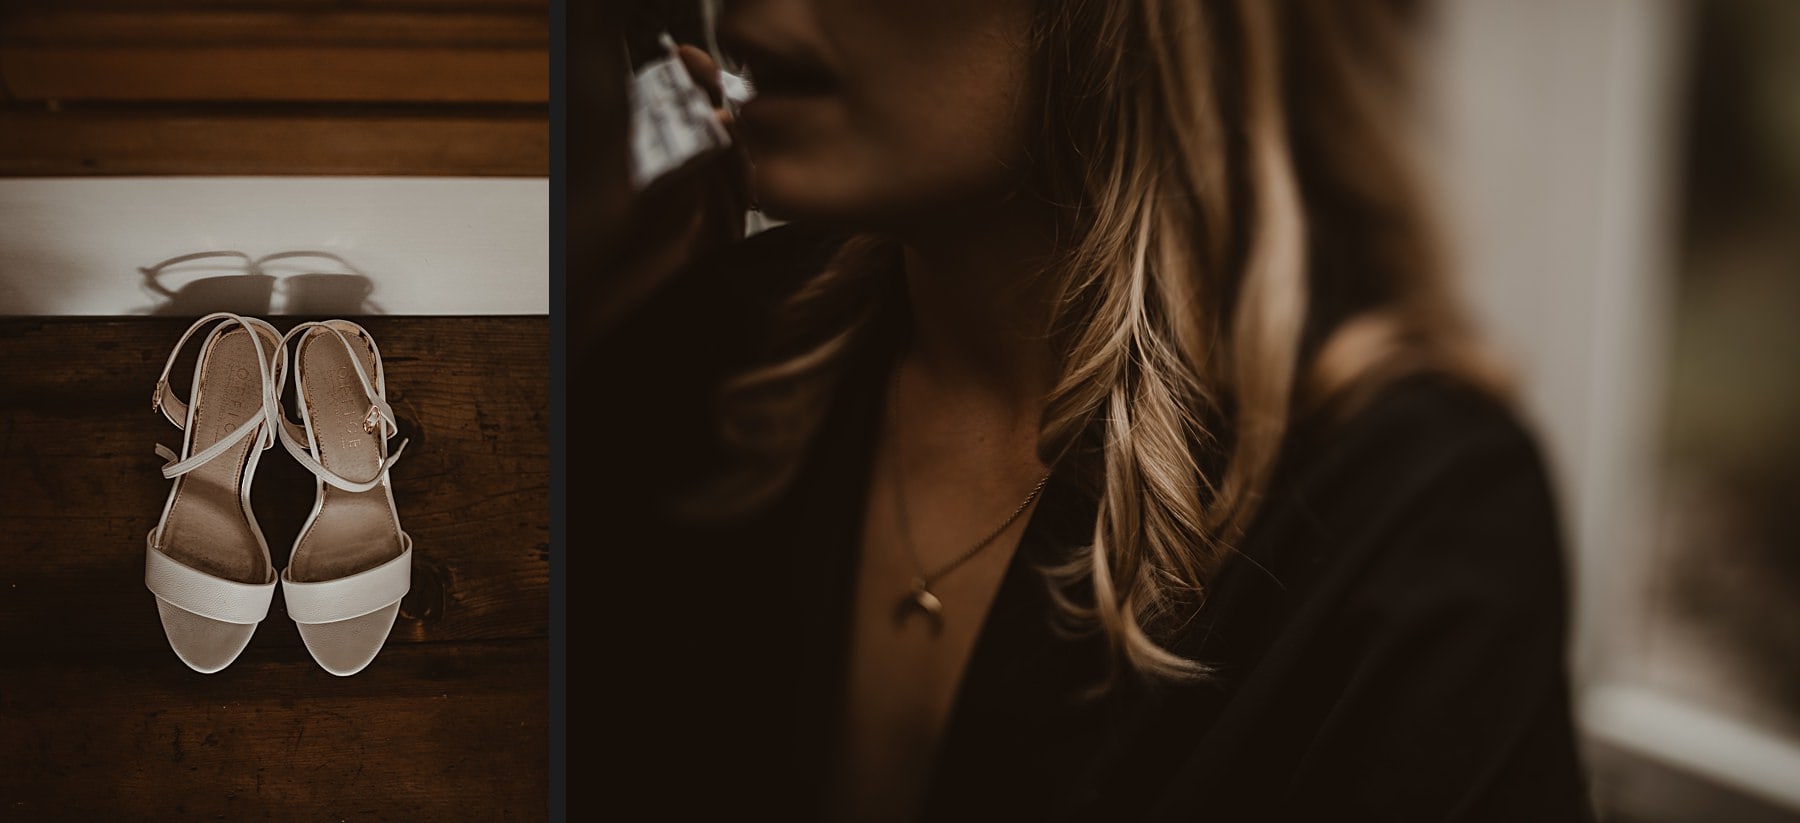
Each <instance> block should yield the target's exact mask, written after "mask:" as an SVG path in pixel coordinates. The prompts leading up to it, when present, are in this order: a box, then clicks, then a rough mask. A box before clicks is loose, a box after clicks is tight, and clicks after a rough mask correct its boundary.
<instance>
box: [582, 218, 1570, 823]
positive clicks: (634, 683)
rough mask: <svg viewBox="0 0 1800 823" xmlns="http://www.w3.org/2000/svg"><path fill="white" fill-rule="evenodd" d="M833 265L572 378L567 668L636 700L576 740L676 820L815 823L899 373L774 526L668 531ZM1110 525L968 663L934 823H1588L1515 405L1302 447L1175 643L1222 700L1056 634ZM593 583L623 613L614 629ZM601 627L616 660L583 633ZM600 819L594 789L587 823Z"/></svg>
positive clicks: (731, 267) (780, 272) (1014, 604)
mask: <svg viewBox="0 0 1800 823" xmlns="http://www.w3.org/2000/svg"><path fill="white" fill-rule="evenodd" d="M831 248H832V239H831V237H830V235H828V234H825V233H816V232H811V231H808V230H802V229H788V230H785V231H782V230H778V231H777V232H772V233H769V234H767V235H764V236H760V237H759V238H758V239H757V240H755V241H753V242H752V243H750V244H747V245H746V246H745V247H742V248H739V249H736V250H734V251H733V252H732V253H731V256H730V257H728V258H726V259H724V260H722V261H714V263H713V264H711V265H707V266H701V267H697V268H696V270H695V271H692V272H688V273H686V274H685V275H684V276H683V277H682V278H681V279H680V280H678V281H677V282H675V283H672V284H671V285H670V287H669V288H668V289H665V290H664V292H663V293H662V294H661V295H660V296H659V297H658V299H657V301H656V302H655V303H654V304H653V305H651V306H650V307H648V308H646V309H645V310H644V311H642V312H640V313H639V314H638V315H637V316H636V317H635V318H634V320H633V322H632V323H631V324H629V325H628V326H627V327H626V328H623V329H620V330H618V331H617V332H616V333H615V334H614V335H612V336H611V338H610V342H609V343H608V344H606V347H605V348H603V349H602V350H601V354H600V356H599V358H598V359H597V360H596V361H594V362H591V363H588V364H585V365H584V366H583V367H582V368H581V369H579V370H578V371H576V372H575V373H574V374H573V379H572V382H571V385H572V387H573V388H572V390H571V397H570V399H571V405H570V409H571V421H572V425H571V456H572V459H571V461H570V467H571V474H570V479H571V485H570V490H571V491H570V495H571V497H570V502H571V509H570V534H571V546H572V547H573V550H572V552H571V559H570V564H569V569H570V572H571V576H570V578H569V579H570V590H571V592H574V593H575V594H573V595H572V597H571V607H570V620H571V626H572V633H571V641H570V645H569V648H570V656H571V659H572V660H573V661H577V662H579V661H581V660H582V659H583V658H584V656H585V655H586V654H589V653H592V654H599V655H603V656H604V660H605V662H604V663H603V664H601V665H602V667H603V669H604V670H606V671H609V672H610V673H609V674H608V675H607V677H608V678H609V681H610V683H609V686H610V687H620V686H622V687H623V689H624V692H623V694H624V695H625V698H624V699H623V700H622V701H610V702H608V703H606V704H601V705H594V704H587V705H584V704H583V701H582V699H581V697H580V695H581V694H583V692H584V690H585V689H586V686H585V685H584V684H582V683H580V682H579V681H577V682H575V683H573V684H572V687H571V693H572V695H574V696H575V697H574V699H573V700H572V701H571V704H572V709H571V717H572V719H573V720H574V721H575V724H576V728H577V731H579V730H580V729H582V728H583V723H584V722H592V723H593V724H594V725H593V726H589V727H587V728H594V729H596V730H597V731H598V732H599V738H598V739H599V740H602V741H606V742H605V745H607V746H608V748H616V749H618V750H619V751H618V752H617V753H618V754H623V755H625V756H626V757H627V758H629V759H630V762H631V763H632V764H633V766H632V767H631V768H630V770H629V771H628V773H627V774H626V775H622V776H620V778H621V779H620V781H619V783H618V785H617V786H616V787H615V790H618V791H624V792H626V793H627V794H636V795H637V796H638V797H639V798H640V799H643V800H650V801H652V802H655V803H661V804H663V808H664V809H665V810H666V811H667V812H668V813H669V815H670V816H671V817H674V818H678V819H715V818H717V816H719V815H730V816H739V815H746V816H747V815H749V814H751V813H752V812H757V813H770V812H772V813H774V814H775V815H776V816H777V817H778V818H779V819H816V818H817V816H818V808H819V801H820V799H821V796H822V794H823V785H822V782H821V781H822V779H823V777H824V775H826V774H828V773H829V769H828V768H827V767H828V764H829V762H830V758H831V757H832V751H831V746H830V741H832V740H834V739H836V735H835V731H836V726H835V724H836V722H837V718H838V716H839V714H840V712H841V707H842V705H843V703H842V700H843V682H844V680H843V678H844V672H845V663H846V660H847V657H846V641H847V638H848V626H849V622H850V621H849V608H850V599H849V598H850V594H851V591H852V589H853V586H852V580H853V579H854V574H855V568H854V565H853V564H854V562H855V559H856V547H857V546H859V545H860V528H861V519H862V511H863V506H864V502H865V500H866V491H867V486H866V483H867V481H868V474H869V472H868V466H870V465H871V456H872V450H873V448H874V443H875V438H876V435H877V425H878V421H879V418H880V412H881V409H882V408H883V397H882V393H883V391H884V390H885V385H886V381H885V377H884V376H885V375H886V374H887V364H888V363H889V362H890V361H891V358H892V356H893V354H894V347H893V346H892V345H884V344H883V343H881V342H877V343H875V344H873V345H870V346H868V347H866V348H864V349H863V350H861V351H860V352H859V354H858V360H857V362H856V363H855V364H854V365H853V367H852V368H851V369H850V370H849V372H848V376H847V378H846V380H845V381H844V383H843V385H842V386H841V388H840V391H839V392H838V394H837V395H836V397H835V398H834V402H833V406H832V408H831V411H830V413H829V416H828V418H827V419H826V421H825V424H824V426H823V428H822V429H821V430H820V432H819V434H818V436H817V438H816V439H815V441H814V442H813V444H812V448H811V450H810V451H809V453H808V458H807V460H806V462H805V464H804V468H803V470H802V472H801V474H800V475H799V477H798V479H797V480H796V482H795V483H794V484H793V485H792V486H791V488H790V489H789V491H788V492H787V493H786V494H785V495H784V496H783V497H782V498H781V499H780V500H779V501H778V502H776V503H775V504H773V505H772V506H770V507H769V508H767V509H765V510H763V511H762V512H760V513H759V514H758V515H757V516H755V517H753V518H749V519H746V520H741V521H736V522H732V523H728V524H715V525H710V526H698V525H694V524H692V523H689V522H684V521H682V520H681V519H679V518H676V517H673V516H670V515H667V514H666V512H667V508H666V506H665V502H666V500H667V493H668V492H670V491H672V490H675V489H678V488H688V487H691V486H692V481H693V480H694V479H695V478H698V477H701V476H704V475H705V474H707V473H708V472H709V471H710V470H711V468H713V467H716V465H718V464H719V462H721V461H723V460H724V459H725V456H724V455H723V454H722V453H721V452H720V451H719V450H718V447H717V445H716V442H715V441H713V440H712V439H711V438H710V436H709V435H708V434H707V432H709V431H710V425H711V423H710V421H711V414H712V411H711V408H712V407H711V402H710V398H711V393H710V392H711V387H712V386H714V385H716V383H717V380H718V379H719V378H720V377H721V376H723V375H724V374H727V373H729V372H731V371H734V370H736V369H738V368H742V367H743V366H745V365H747V364H748V363H749V362H751V361H753V360H754V359H755V358H756V356H757V354H756V352H757V343H756V341H757V340H758V339H759V338H761V337H763V336H765V335H766V334H767V332H768V331H769V328H768V326H767V324H768V323H769V320H768V318H769V317H770V316H771V313H772V309H773V307H774V306H775V305H776V304H777V303H778V302H779V300H780V299H781V297H782V296H783V295H784V294H785V292H786V290H787V289H789V288H791V287H792V286H793V285H794V284H796V283H798V282H799V281H800V280H802V279H804V277H805V276H806V275H807V274H809V273H810V272H812V271H816V270H817V268H818V267H819V266H820V265H822V263H823V261H824V259H825V257H826V255H828V254H829V252H830V250H831ZM877 339H878V341H879V340H880V339H881V338H880V336H879V335H878V337H877ZM584 431H585V432H587V433H588V435H589V436H587V437H585V438H584V437H583V434H582V433H583V432H584ZM582 472H590V473H592V474H590V475H589V476H588V477H586V478H583V477H582V476H581V473H582ZM590 504H598V505H597V507H594V506H591V505H590ZM1093 518H1094V503H1093V501H1092V499H1091V497H1090V496H1089V495H1087V494H1084V493H1083V491H1082V490H1081V488H1080V487H1079V485H1078V484H1076V483H1075V482H1073V480H1072V478H1070V477H1069V476H1068V472H1064V471H1059V472H1058V473H1057V474H1056V475H1055V476H1054V477H1053V478H1052V481H1051V483H1050V485H1049V486H1048V487H1047V488H1046V491H1045V493H1044V496H1043V499H1042V500H1041V501H1040V503H1039V505H1038V507H1037V509H1036V511H1035V512H1034V515H1033V517H1032V520H1031V522H1030V524H1029V526H1028V527H1027V529H1026V532H1025V536H1024V538H1023V540H1022V542H1021V544H1020V547H1019V550H1018V552H1017V553H1016V555H1015V556H1014V559H1013V561H1012V565H1011V567H1010V568H1009V570H1008V572H1007V574H1006V577H1005V579H1004V581H1003V582H1002V584H1001V588H1000V592H999V594H998V596H997V597H996V599H995V602H994V605H993V607H992V611H991V612H990V614H989V615H988V617H987V619H986V623H985V624H984V626H983V629H982V631H981V634H980V636H979V638H978V640H977V643H976V646H975V649H974V652H973V653H972V656H971V659H970V661H969V665H968V668H967V671H966V674H965V676H964V680H963V682H962V684H961V686H960V691H959V692H958V696H957V698H956V701H955V704H954V707H953V710H952V713H951V717H950V720H949V723H948V727H947V730H946V732H945V737H944V738H943V741H942V748H941V751H940V754H939V758H938V761H937V764H936V766H935V772H934V777H933V779H932V783H931V789H930V793H929V796H928V798H927V801H926V804H925V808H926V817H927V819H931V820H1070V821H1073V820H1191V819H1204V820H1493V821H1502V820H1505V821H1557V820H1587V819H1590V818H1591V813H1590V811H1589V805H1588V801H1587V798H1586V792H1585V787H1584V781H1583V778H1582V771H1581V767H1580V764H1579V760H1578V757H1577V755H1576V748H1575V736H1574V732H1573V729H1572V724H1571V720H1570V706H1569V692H1568V675H1567V672H1566V667H1565V663H1564V657H1565V635H1566V622H1567V620H1566V616H1567V606H1566V601H1567V593H1566V591H1565V587H1564V573H1563V563H1564V556H1563V551H1562V547H1561V542H1560V539H1559V527H1558V525H1557V522H1556V517H1555V506H1554V504H1553V501H1552V496H1551V494H1550V491H1549V489H1548V486H1547V483H1546V478H1545V471H1544V468H1543V466H1542V463H1541V461H1540V458H1539V455H1538V452H1537V450H1536V448H1535V447H1534V445H1533V442H1532V439H1531V437H1530V436H1529V435H1528V434H1527V433H1526V432H1525V431H1524V430H1523V429H1522V428H1521V427H1520V425H1519V424H1518V423H1517V422H1516V421H1515V419H1514V418H1513V417H1512V416H1511V415H1510V414H1509V413H1508V412H1507V411H1506V410H1504V409H1503V408H1502V407H1500V406H1499V405H1497V404H1496V403H1494V402H1493V401H1491V400H1489V399H1486V398H1485V397H1483V396H1481V395H1478V394H1476V393H1474V392H1472V391H1470V390H1467V389H1464V388H1462V387H1459V386H1457V385H1454V384H1452V383H1450V382H1448V381H1445V380H1441V379H1435V378H1413V379H1409V380H1405V381H1402V382H1401V383H1398V384H1396V385H1394V386H1392V387H1391V388H1389V389H1388V390H1386V391H1385V392H1383V393H1382V394H1381V395H1380V396H1379V397H1378V398H1377V399H1376V400H1375V401H1374V402H1373V403H1372V404H1370V405H1369V406H1368V407H1367V408H1365V409H1364V410H1363V411H1361V412H1360V413H1359V414H1357V415H1356V416H1355V417H1354V418H1353V419H1352V420H1351V421H1350V422H1348V423H1347V424H1345V425H1342V426H1338V427H1330V428H1327V427H1323V426H1307V425H1301V426H1298V427H1296V428H1295V430H1294V431H1293V433H1292V434H1291V435H1290V438H1289V440H1288V441H1287V443H1286V444H1284V449H1283V459H1282V463H1281V467H1280V469H1279V471H1278V472H1277V475H1276V479H1275V481H1274V483H1273V484H1272V486H1271V489H1270V492H1269V495H1268V497H1267V499H1266V501H1265V502H1264V504H1263V506H1262V508H1261V510H1260V513H1259V514H1258V515H1257V517H1256V519H1255V522H1254V524H1253V525H1252V527H1251V529H1250V531H1249V533H1248V534H1247V535H1246V537H1245V538H1244V540H1243V541H1242V542H1241V545H1240V547H1239V548H1240V556H1237V557H1234V558H1233V559H1232V560H1231V561H1229V562H1228V563H1227V565H1226V567H1225V569H1224V571H1223V572H1222V573H1221V574H1220V575H1219V577H1218V578H1217V579H1216V581H1215V582H1214V584H1213V586H1212V588H1211V590H1210V592H1209V595H1208V598H1207V600H1206V603H1205V605H1204V607H1203V609H1202V610H1201V612H1200V613H1199V615H1198V616H1197V617H1196V619H1195V620H1194V621H1192V622H1191V623H1190V624H1189V626H1188V628H1187V629H1186V630H1185V631H1184V632H1183V633H1182V634H1181V636H1180V637H1179V639H1178V642H1177V643H1176V644H1175V648H1176V650H1178V651H1179V652H1181V653H1183V654H1185V655H1189V656H1191V657H1194V658H1196V659H1199V660H1202V661H1204V662H1206V663H1209V664H1211V665H1213V666H1214V667H1215V668H1216V670H1217V672H1218V674H1217V676H1216V677H1215V678H1214V679H1213V681H1211V682H1209V683H1204V684H1198V685H1187V686H1179V687H1172V686H1166V685H1162V686H1159V685H1153V684H1146V683H1138V682H1127V683H1126V684H1125V685H1124V686H1122V687H1121V688H1118V689H1115V690H1113V691H1111V692H1109V693H1106V694H1105V695H1104V696H1101V697H1099V698H1093V697H1091V696H1088V695H1087V691H1088V687H1090V686H1092V685H1093V684H1094V683H1095V682H1097V680H1098V679H1099V678H1100V677H1101V676H1102V674H1103V673H1104V663H1105V659H1104V656H1103V649H1102V644H1101V641H1100V640H1099V639H1098V638H1096V637H1092V636H1089V637H1084V638H1072V637H1067V636H1064V635H1063V634H1060V633H1058V632H1057V631H1056V630H1055V628H1054V626H1053V624H1052V613H1051V608H1052V607H1051V605H1050V602H1049V600H1048V597H1047V594H1046V589H1045V583H1044V581H1043V579H1042V577H1041V575H1040V574H1039V573H1038V571H1037V569H1038V568H1040V567H1041V566H1042V565H1044V564H1047V563H1049V562H1052V561H1054V560H1056V559H1058V558H1059V557H1062V556H1064V555H1065V554H1066V553H1067V552H1068V551H1070V550H1071V549H1072V548H1073V547H1075V546H1078V545H1080V544H1082V543H1084V542H1085V541H1086V540H1087V539H1088V535H1089V533H1090V532H1091V529H1092V526H1093ZM584 581H590V582H591V585H593V586H598V587H599V588H600V589H602V590H604V591H606V592H608V593H609V594H608V598H607V599H606V600H605V601H603V602H592V603H590V602H589V601H587V600H586V598H585V597H584V596H583V595H582V594H581V593H582V592H586V591H592V590H594V589H591V588H587V587H586V586H588V585H589V583H584ZM603 605H604V606H609V607H611V608H606V609H604V610H603V611H602V612H601V615H603V616H604V622H603V623H601V624H600V625H601V626H602V627H603V630H602V631H600V632H599V633H597V634H589V633H588V631H587V629H586V628H584V626H592V625H594V624H593V623H584V622H583V619H582V612H583V611H584V610H586V609H587V608H589V607H600V606H603ZM592 712H598V713H600V714H599V716H593V715H590V714H589V713H592ZM584 715H587V719H586V721H584V720H583V716H584ZM582 739H583V737H581V736H579V735H578V736H574V737H572V741H573V742H572V744H571V746H572V749H579V748H580V746H581V745H583V744H582V743H581V741H582ZM586 739H588V740H590V741H591V740H594V739H595V738H591V737H590V738H586ZM581 798H582V794H581V791H580V784H579V783H577V784H575V786H574V790H573V791H572V792H571V808H573V809H580V808H581V807H582V805H583V804H582V799H581Z"/></svg>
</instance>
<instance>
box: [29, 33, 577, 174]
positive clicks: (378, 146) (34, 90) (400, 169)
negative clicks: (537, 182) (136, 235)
mask: <svg viewBox="0 0 1800 823" xmlns="http://www.w3.org/2000/svg"><path fill="white" fill-rule="evenodd" d="M549 42H550V25H549V4H548V2H546V0H472V1H471V2H449V3H446V2H441V0H361V1H360V2H359V1H357V0H352V2H343V0H266V1H265V2H236V1H233V0H228V1H227V2H216V0H76V1H75V2H57V1H56V0H0V175H14V176H17V175H33V176H54V175H92V174H155V175H209V174H233V175H238V174H247V175H269V174H333V175H343V174H384V175H393V174H402V175H456V176H469V175H477V176H485V175H504V176H539V175H544V174H547V173H548V170H549V93H550V55H549Z"/></svg>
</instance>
